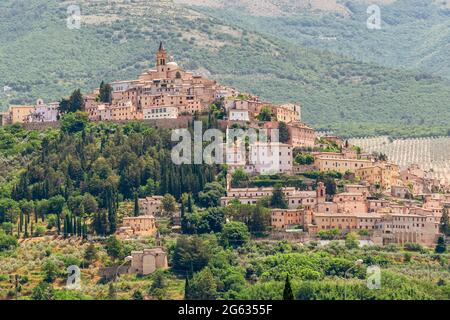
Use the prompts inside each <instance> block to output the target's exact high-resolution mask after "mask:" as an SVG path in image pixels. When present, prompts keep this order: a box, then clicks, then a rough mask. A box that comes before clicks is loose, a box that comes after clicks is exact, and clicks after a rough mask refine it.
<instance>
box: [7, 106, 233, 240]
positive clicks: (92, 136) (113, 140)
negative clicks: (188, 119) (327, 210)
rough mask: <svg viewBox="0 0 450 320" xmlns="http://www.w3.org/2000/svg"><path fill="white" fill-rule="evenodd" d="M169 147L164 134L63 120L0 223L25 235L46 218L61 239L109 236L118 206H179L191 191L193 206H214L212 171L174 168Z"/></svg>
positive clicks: (135, 126) (218, 192)
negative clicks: (166, 201)
mask: <svg viewBox="0 0 450 320" xmlns="http://www.w3.org/2000/svg"><path fill="white" fill-rule="evenodd" d="M170 148H171V141H170V132H169V130H166V129H157V128H150V127H147V126H146V125H144V124H142V123H129V124H127V125H125V126H118V125H113V124H104V123H99V124H90V123H88V122H87V119H84V115H83V114H82V113H81V112H75V113H68V114H66V115H64V116H63V118H62V128H61V130H60V131H59V133H58V134H57V135H49V136H45V137H44V138H43V139H42V143H41V146H40V147H39V148H38V147H36V148H35V149H34V150H33V154H34V156H33V158H32V161H31V162H30V163H29V164H28V165H27V167H26V168H25V169H24V170H23V172H22V173H21V174H20V176H19V178H18V181H17V183H16V184H15V186H14V187H13V188H12V190H10V193H9V194H8V193H7V194H4V195H3V196H2V197H0V223H3V222H11V223H14V224H15V223H17V222H18V221H20V223H19V229H20V230H19V232H22V233H23V232H24V231H27V230H28V228H29V227H30V225H31V223H30V222H31V221H34V223H35V222H36V221H37V218H38V217H39V218H40V219H43V220H45V219H48V217H49V216H50V217H51V218H52V219H51V220H52V223H51V224H49V225H54V226H55V227H56V228H57V230H58V232H60V233H64V234H78V235H80V236H84V235H85V234H86V232H94V233H96V234H98V235H108V234H112V233H114V232H115V230H116V228H117V224H118V223H119V221H118V218H117V210H118V206H119V202H122V201H125V200H133V199H135V198H136V196H139V197H144V196H149V195H164V194H171V195H173V196H174V197H175V198H178V199H180V198H181V195H182V194H183V193H185V192H192V194H194V195H196V197H195V199H192V201H195V202H198V203H201V204H202V205H204V206H205V207H213V206H216V205H218V204H219V203H218V202H219V199H220V197H221V196H222V195H224V189H223V187H220V185H218V184H217V183H214V184H208V183H209V182H212V181H213V180H214V177H215V176H216V175H217V172H218V169H217V168H216V167H214V166H207V165H205V166H203V165H194V166H188V165H182V166H176V165H174V164H173V163H172V161H171V160H170ZM156 181H158V182H156ZM31 217H34V219H32V218H31ZM88 224H89V225H90V228H88V227H87V226H86V225H88Z"/></svg>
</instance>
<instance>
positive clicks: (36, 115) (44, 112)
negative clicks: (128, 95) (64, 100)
mask: <svg viewBox="0 0 450 320" xmlns="http://www.w3.org/2000/svg"><path fill="white" fill-rule="evenodd" d="M58 115H59V103H58V102H52V103H49V104H45V103H44V101H43V100H42V99H38V100H37V101H36V106H35V107H34V111H33V112H32V113H30V115H28V116H27V122H55V121H58Z"/></svg>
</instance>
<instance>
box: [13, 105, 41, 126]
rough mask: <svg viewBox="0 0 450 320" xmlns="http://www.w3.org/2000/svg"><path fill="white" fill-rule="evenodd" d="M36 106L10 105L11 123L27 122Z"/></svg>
mask: <svg viewBox="0 0 450 320" xmlns="http://www.w3.org/2000/svg"><path fill="white" fill-rule="evenodd" d="M34 109H35V107H34V106H10V107H9V119H10V122H11V123H25V122H26V121H27V119H28V116H30V115H31V114H32V113H33V112H34Z"/></svg>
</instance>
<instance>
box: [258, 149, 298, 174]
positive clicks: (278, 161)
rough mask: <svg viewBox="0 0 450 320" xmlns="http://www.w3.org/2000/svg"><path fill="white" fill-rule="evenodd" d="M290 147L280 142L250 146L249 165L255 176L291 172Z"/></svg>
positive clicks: (291, 156)
mask: <svg viewBox="0 0 450 320" xmlns="http://www.w3.org/2000/svg"><path fill="white" fill-rule="evenodd" d="M292 163H293V155H292V146H290V145H288V144H284V143H280V142H257V143H254V144H251V145H250V164H251V165H252V166H253V171H254V173H256V174H271V173H290V172H292Z"/></svg>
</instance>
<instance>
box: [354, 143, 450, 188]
mask: <svg viewBox="0 0 450 320" xmlns="http://www.w3.org/2000/svg"><path fill="white" fill-rule="evenodd" d="M349 141H350V143H352V144H354V145H357V146H360V147H361V148H362V149H363V150H364V151H367V152H374V151H376V152H382V153H385V154H386V155H387V156H388V158H389V160H391V161H393V162H395V163H398V164H399V165H402V166H406V165H410V164H413V163H415V164H418V165H420V166H421V167H422V168H423V169H425V170H429V171H430V172H431V173H432V175H433V177H435V178H437V179H440V180H441V181H442V182H446V183H450V137H434V138H416V139H398V140H392V139H390V138H389V137H386V136H380V137H367V138H356V139H351V140H349Z"/></svg>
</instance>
